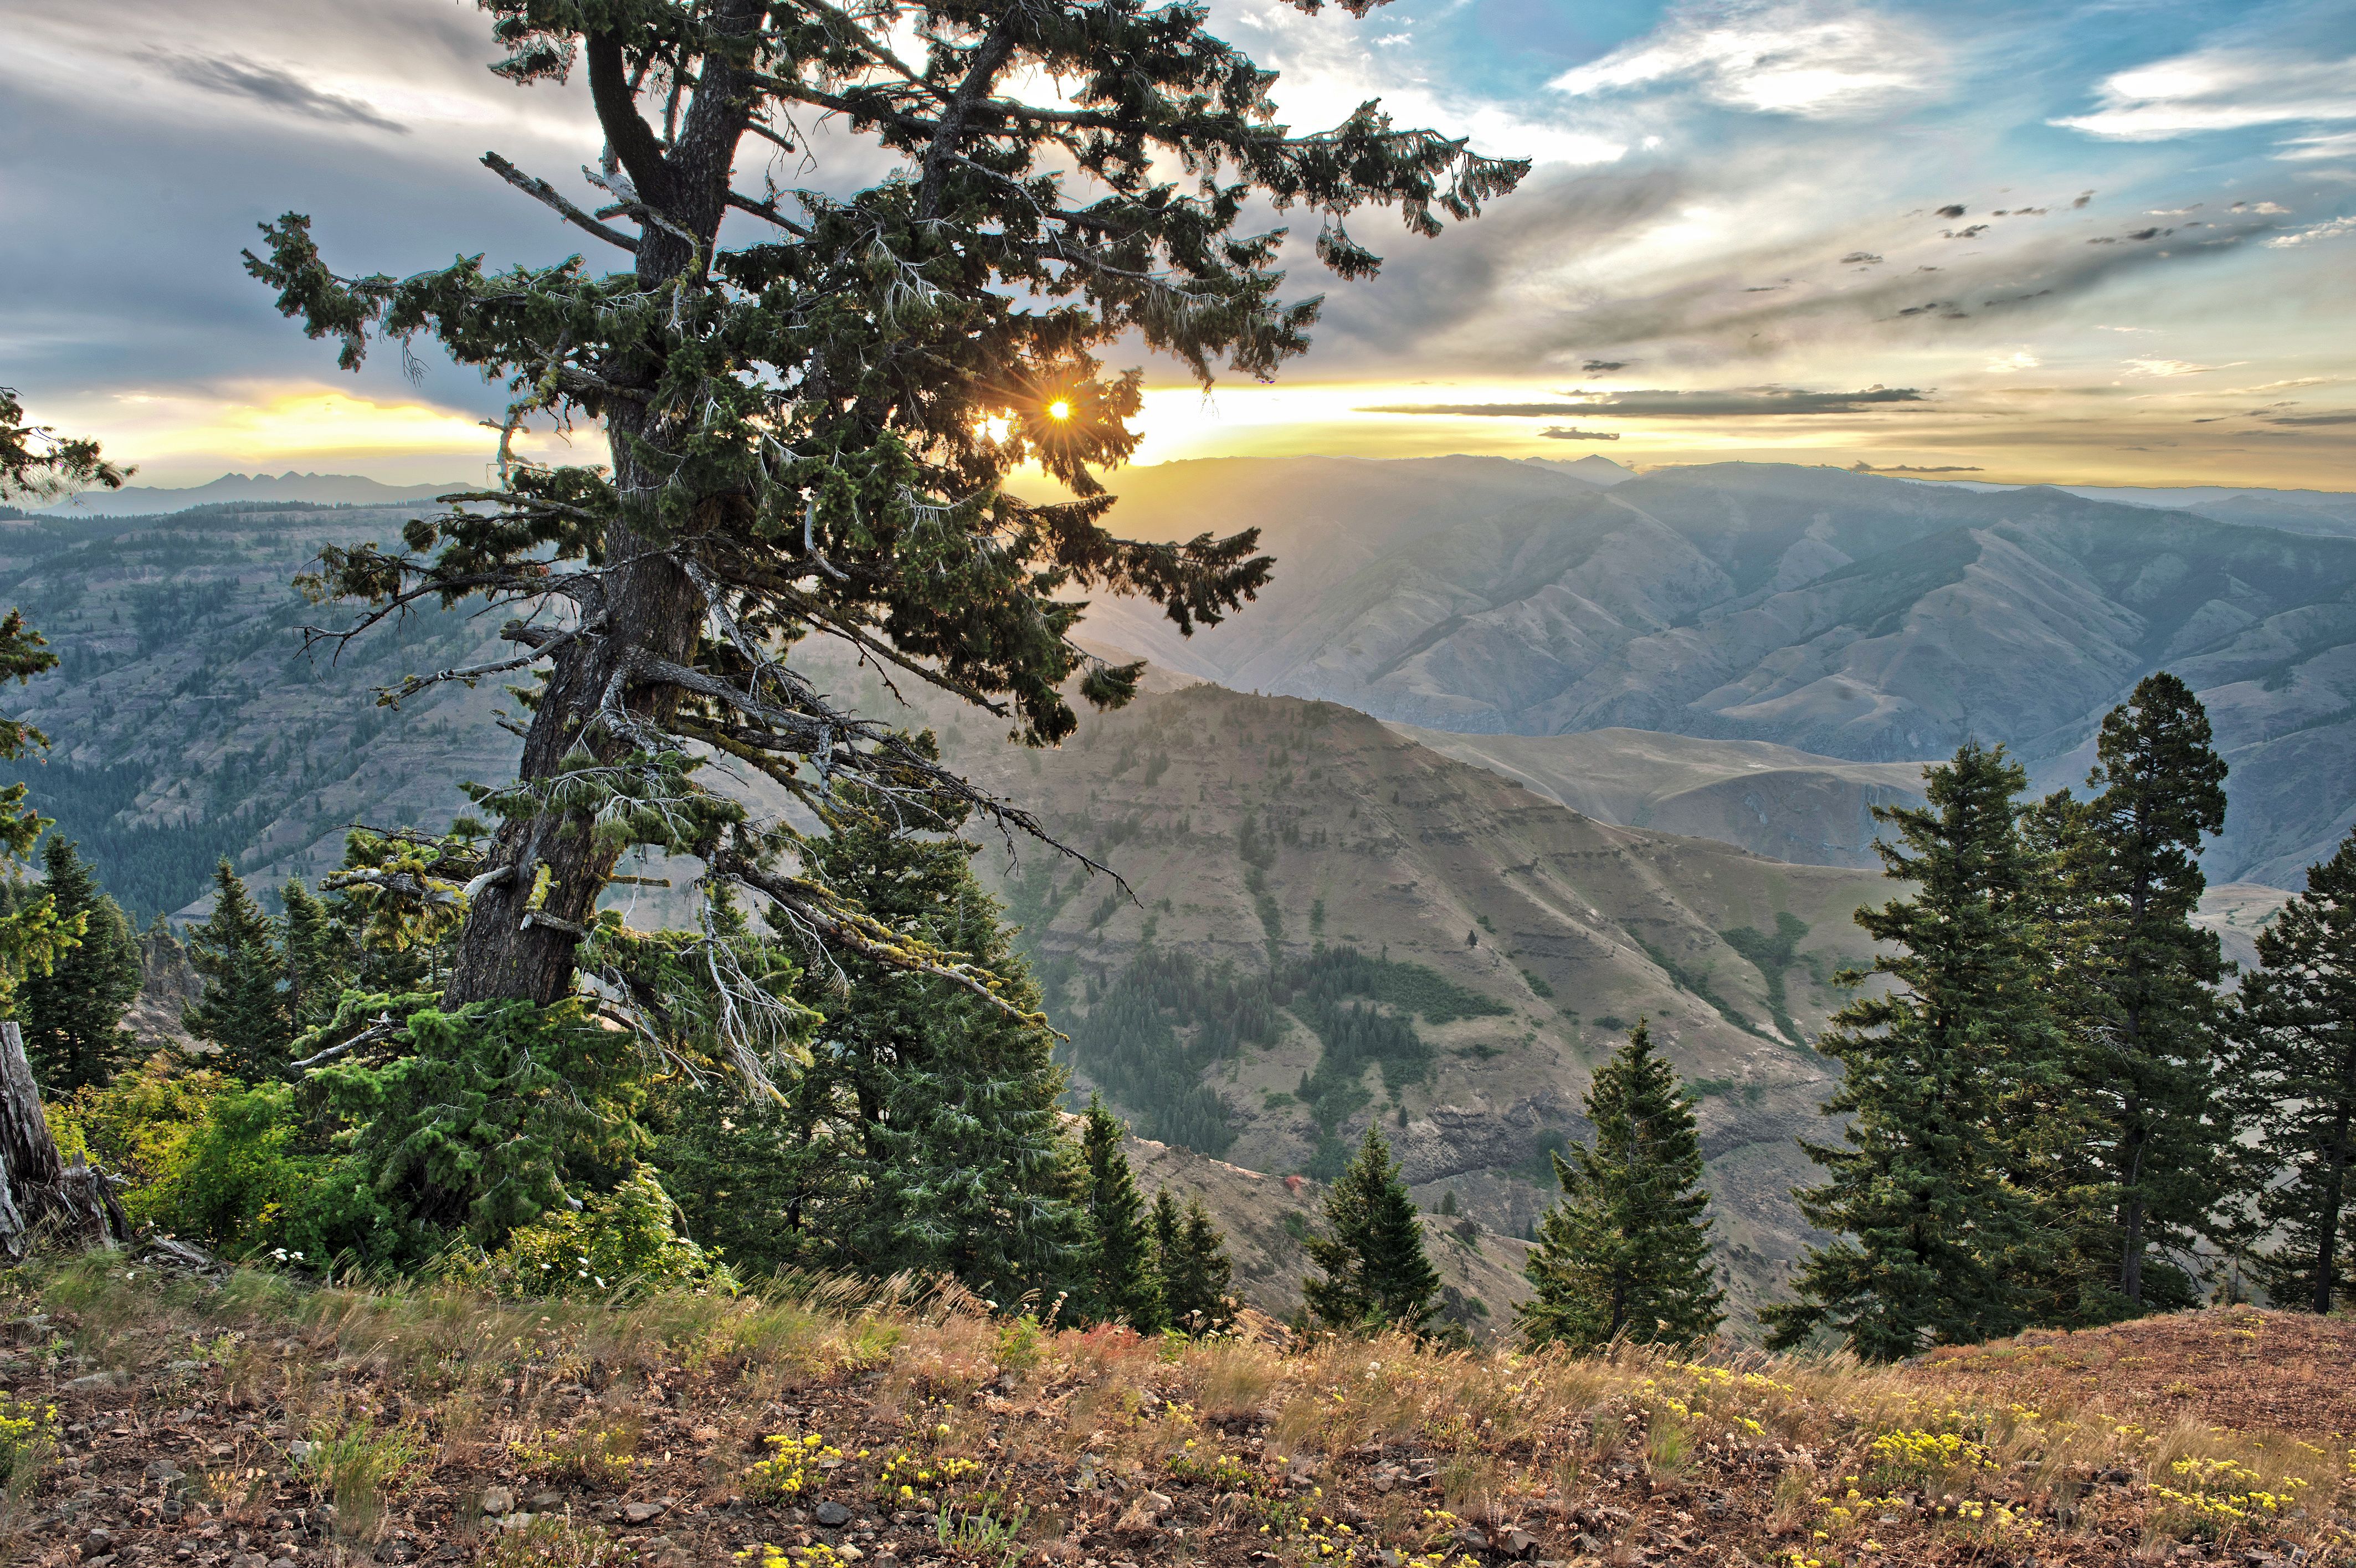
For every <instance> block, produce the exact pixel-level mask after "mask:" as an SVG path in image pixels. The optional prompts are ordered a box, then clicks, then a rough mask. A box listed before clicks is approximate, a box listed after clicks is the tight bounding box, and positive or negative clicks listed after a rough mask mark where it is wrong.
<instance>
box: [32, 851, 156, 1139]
mask: <svg viewBox="0 0 2356 1568" xmlns="http://www.w3.org/2000/svg"><path fill="white" fill-rule="evenodd" d="M42 852H43V856H44V859H45V861H46V864H47V867H48V876H47V877H46V878H44V879H43V880H42V884H41V886H42V891H43V892H44V893H45V894H46V895H47V897H48V900H49V901H50V903H51V906H52V908H53V909H54V911H55V912H56V918H57V919H58V921H59V923H61V925H62V926H63V927H64V928H66V929H70V930H75V931H77V932H78V933H79V934H78V935H77V936H76V938H75V942H74V945H73V946H71V947H70V948H68V949H66V950H64V951H63V952H61V953H59V954H58V955H56V957H55V958H54V959H53V960H52V962H51V964H50V966H49V968H48V972H47V973H38V972H37V973H35V974H33V975H31V976H27V978H26V980H25V982H24V984H23V987H22V1008H23V1013H24V1021H25V1055H26V1057H27V1059H28V1060H29V1061H31V1062H32V1065H33V1075H34V1077H35V1078H36V1079H37V1080H38V1081H39V1083H40V1085H41V1089H42V1091H43V1093H49V1094H62V1093H70V1092H71V1091H73V1090H76V1089H80V1088H81V1087H83V1086H84V1085H86V1084H92V1083H105V1082H106V1081H107V1080H108V1079H110V1078H112V1077H113V1076H114V1073H115V1072H116V1070H117V1069H118V1068H120V1067H122V1066H123V1063H125V1062H127V1061H130V1060H131V1059H132V1058H133V1056H134V1055H135V1054H136V1053H137V1051H138V1046H139V1042H138V1039H137V1037H135V1036H134V1035H133V1034H132V1032H131V1031H130V1030H129V1029H124V1028H123V1014H125V1013H127V1012H129V1011H130V1010H131V1004H132V1003H133V1002H134V1001H136V1000H138V997H139V985H140V977H141V975H140V963H139V938H138V936H137V935H136V934H135V933H134V932H133V931H132V929H131V922H130V920H129V918H128V917H126V916H125V915H124V914H123V909H122V906H121V905H119V904H117V903H116V902H115V901H113V900H112V899H111V898H109V897H108V896H107V895H106V894H105V893H103V892H102V891H99V886H98V879H97V878H96V877H94V876H93V875H91V869H90V866H89V865H88V863H87V862H85V861H84V860H83V859H82V858H81V857H80V854H78V853H77V852H76V851H75V848H74V845H73V843H72V841H71V840H70V839H66V838H60V837H58V836H57V835H55V834H51V835H50V836H49V838H48V843H47V844H46V845H45V846H43V851H42Z"/></svg>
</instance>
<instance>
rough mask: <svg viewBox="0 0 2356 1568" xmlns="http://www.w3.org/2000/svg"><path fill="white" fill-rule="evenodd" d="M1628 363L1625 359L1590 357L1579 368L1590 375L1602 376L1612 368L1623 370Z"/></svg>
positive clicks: (1612, 369) (1607, 373)
mask: <svg viewBox="0 0 2356 1568" xmlns="http://www.w3.org/2000/svg"><path fill="white" fill-rule="evenodd" d="M1629 364H1630V361H1628V360H1626V359H1590V360H1589V361H1588V362H1587V363H1586V364H1585V365H1584V366H1582V367H1580V368H1582V369H1584V370H1585V371H1586V372H1587V373H1588V374H1589V375H1590V376H1604V375H1609V374H1610V373H1611V372H1612V371H1614V370H1625V369H1626V368H1628V366H1629Z"/></svg>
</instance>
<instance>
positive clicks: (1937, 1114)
mask: <svg viewBox="0 0 2356 1568" xmlns="http://www.w3.org/2000/svg"><path fill="white" fill-rule="evenodd" d="M1923 780H1924V793H1925V795H1927V796H1928V801H1929V804H1928V805H1925V806H1923V807H1920V808H1913V807H1896V808H1893V807H1883V806H1877V807H1875V808H1874V816H1876V817H1877V818H1878V819H1879V820H1881V821H1884V822H1887V823H1890V824H1892V825H1894V826H1895V827H1896V828H1897V830H1898V839H1899V842H1898V843H1897V844H1895V845H1893V844H1890V843H1887V842H1884V843H1879V844H1877V846H1876V848H1877V849H1878V850H1879V854H1880V856H1881V859H1882V865H1883V869H1884V873H1885V874H1886V875H1888V876H1890V877H1891V878H1895V879H1898V880H1903V881H1910V882H1912V883H1915V884H1916V885H1917V886H1918V887H1919V889H1920V891H1919V892H1917V894H1916V895H1915V896H1914V897H1912V898H1908V899H1899V900H1893V901H1890V902H1889V903H1887V904H1884V905H1882V906H1881V907H1880V908H1879V909H1865V910H1859V911H1858V913H1857V917H1856V918H1857V923H1858V924H1859V925H1860V926H1863V927H1864V928H1865V929H1866V931H1867V932H1869V933H1871V934H1872V936H1873V937H1874V939H1875V940H1876V941H1877V942H1879V943H1880V944H1884V946H1885V949H1887V951H1886V952H1885V955H1883V956H1882V957H1880V958H1879V959H1878V960H1877V961H1876V962H1875V964H1874V972H1875V973H1877V974H1881V975H1887V976H1890V978H1891V979H1892V980H1894V981H1895V982H1896V983H1897V984H1896V986H1895V987H1894V988H1893V989H1892V990H1890V992H1888V993H1887V994H1885V995H1881V996H1863V997H1857V998H1856V999H1854V1000H1852V1001H1851V1002H1849V1003H1848V1005H1847V1006H1846V1007H1844V1008H1841V1010H1840V1011H1839V1012H1838V1013H1837V1014H1836V1015H1835V1016H1834V1018H1833V1020H1832V1026H1831V1028H1830V1029H1827V1030H1826V1033H1825V1035H1824V1037H1823V1039H1822V1040H1820V1041H1819V1042H1818V1046H1817V1049H1819V1050H1820V1051H1824V1052H1825V1053H1826V1054H1827V1055H1830V1056H1833V1057H1836V1058H1837V1059H1839V1061H1841V1062H1842V1064H1843V1067H1844V1069H1845V1072H1844V1075H1843V1078H1842V1082H1841V1086H1840V1088H1839V1089H1838V1090H1837V1092H1836V1093H1834V1094H1833V1096H1832V1097H1831V1098H1830V1099H1829V1100H1827V1101H1826V1103H1825V1105H1824V1113H1825V1115H1827V1116H1840V1117H1845V1118H1847V1127H1846V1129H1845V1143H1844V1145H1842V1146H1839V1147H1828V1146H1825V1145H1818V1144H1810V1143H1803V1145H1802V1147H1803V1148H1804V1149H1805V1150H1806V1152H1807V1155H1808V1157H1809V1158H1810V1159H1812V1160H1814V1161H1815V1163H1816V1164H1818V1165H1820V1166H1822V1167H1824V1168H1826V1170H1827V1171H1828V1172H1829V1173H1830V1175H1829V1178H1828V1179H1827V1180H1826V1181H1825V1182H1824V1183H1823V1184H1822V1185H1821V1186H1817V1187H1813V1188H1809V1189H1804V1190H1802V1191H1800V1192H1799V1193H1797V1194H1796V1197H1797V1198H1798V1200H1799V1204H1800V1211H1801V1212H1802V1213H1803V1214H1804V1215H1806V1216H1807V1218H1808V1219H1809V1221H1811V1222H1812V1223H1814V1224H1815V1225H1817V1226H1819V1227H1821V1228H1823V1229H1825V1230H1826V1231H1830V1232H1835V1235H1836V1238H1837V1239H1836V1240H1834V1241H1833V1242H1831V1243H1828V1244H1826V1245H1825V1246H1823V1247H1819V1248H1815V1249H1814V1250H1812V1251H1811V1252H1809V1253H1808V1254H1807V1256H1806V1257H1805V1259H1804V1261H1803V1262H1802V1264H1801V1265H1800V1269H1799V1272H1798V1274H1797V1275H1796V1276H1795V1278H1794V1287H1795V1289H1796V1290H1797V1292H1798V1296H1799V1299H1798V1300H1796V1301H1794V1302H1791V1303H1788V1304H1785V1305H1783V1306H1779V1307H1770V1308H1768V1309H1767V1310H1766V1311H1765V1312H1763V1313H1762V1315H1761V1316H1762V1319H1764V1320H1765V1321H1766V1322H1767V1323H1768V1324H1769V1325H1770V1327H1771V1328H1772V1339H1771V1342H1772V1343H1774V1344H1777V1345H1784V1346H1788V1345H1793V1344H1796V1343H1798V1342H1800V1341H1802V1340H1804V1339H1806V1338H1807V1337H1808V1336H1809V1335H1811V1334H1813V1333H1814V1332H1815V1331H1816V1330H1817V1329H1818V1328H1826V1327H1829V1328H1837V1329H1838V1330H1839V1331H1840V1332H1842V1333H1843V1334H1844V1335H1846V1336H1847V1339H1848V1340H1849V1341H1850V1343H1851V1344H1852V1345H1854V1346H1855V1347H1856V1349H1857V1350H1858V1354H1860V1355H1864V1356H1868V1357H1871V1358H1875V1359H1880V1360H1887V1359H1890V1358H1895V1357H1900V1356H1907V1355H1912V1354H1913V1353H1914V1352H1915V1351H1916V1350H1917V1349H1921V1348H1922V1345H1923V1344H1924V1343H1926V1342H1938V1343H1951V1344H1952V1343H1961V1342H1967V1341H1974V1340H1978V1339H1987V1338H1989V1337H1991V1336H1994V1335H1997V1334H2005V1333H2009V1332H2012V1331H2013V1330H2014V1329H2016V1328H2019V1326H2020V1322H2021V1316H2022V1312H2023V1304H2022V1301H2021V1299H2020V1297H2019V1293H2018V1292H2017V1291H2016V1289H2015V1288H2014V1285H2013V1284H2012V1281H2011V1278H2010V1275H2011V1271H2013V1270H2014V1269H2015V1268H2017V1267H2019V1264H2020V1263H2021V1256H2020V1254H2021V1250H2022V1249H2023V1248H2024V1247H2025V1246H2026V1245H2027V1244H2028V1242H2029V1238H2030V1236H2031V1234H2032V1229H2033V1226H2032V1213H2031V1208H2030V1202H2029V1196H2028V1194H2027V1193H2025V1192H2024V1191H2023V1190H2022V1189H2020V1187H2019V1185H2017V1184H2016V1182H2015V1181H2014V1180H2013V1179H2012V1178H2013V1174H2014V1162H2013V1160H2012V1159H2011V1158H2010V1157H2008V1154H2007V1152H2006V1151H2007V1149H2008V1145H2009V1143H2010V1141H2011V1138H2012V1135H2013V1132H2014V1129H2013V1128H2012V1127H2011V1126H2010V1125H2008V1123H2007V1121H2006V1119H2005V1115H2004V1112H2005V1109H2006V1107H2007V1105H2008V1104H2009V1103H2010V1101H2011V1100H2012V1099H2014V1098H2015V1097H2017V1096H2018V1095H2019V1093H2022V1092H2023V1091H2024V1090H2025V1089H2027V1088H2029V1087H2033V1086H2034V1085H2036V1084H2038V1083H2042V1082H2043V1081H2044V1080H2045V1078H2046V1077H2047V1076H2048V1075H2049V1074H2050V1073H2051V1071H2052V1064H2053V1063H2054V1061H2056V1059H2057V1057H2058V1055H2059V1052H2060V1051H2061V1040H2060V1037H2059V1035H2058V1033H2057V1031H2056V1029H2055V1028H2054V1025H2053V1023H2052V1020H2051V1014H2050V1012H2049V1011H2048V1008H2047V1006H2046V1003H2045V999H2044V997H2043V995H2042V994H2041V992H2040V988H2039V986H2040V979H2041V977H2042V971H2041V965H2040V962H2039V957H2038V954H2037V951H2036V948H2035V945H2034V937H2035V931H2036V926H2035V920H2034V917H2035V914H2036V906H2035V904H2034V902H2033V896H2034V893H2035V891H2036V890H2037V888H2038V886H2039V882H2038V866H2037V862H2036V860H2035V859H2034V857H2033V856H2032V854H2031V853H2030V850H2029V845H2028V843H2027V841H2026V840H2025V839H2024V838H2023V837H2022V833H2021V827H2020V818H2021V807H2020V805H2019V803H2018V801H2017V799H2016V797H2017V796H2018V795H2019V793H2020V792H2021V790H2022V789H2023V788H2024V787H2025V786H2026V785H2027V784H2028V774H2027V773H2026V772H2024V771H2023V770H2022V769H2021V767H2020V766H2019V764H2018V763H2013V762H2011V761H2010V760H2008V758H2007V757H2006V756H2005V754H2004V748H2003V747H2001V746H1998V747H1997V748H1995V749H1994V750H1992V751H1991V750H1988V749H1986V748H1984V747H1982V746H1980V745H1979V744H1978V743H1977V742H1971V743H1967V744H1965V746H1964V747H1963V748H1962V749H1960V750H1959V751H1957V752H1956V753H1955V755H1954V760H1953V761H1951V762H1949V763H1944V764H1943V765H1941V766H1938V767H1934V768H1930V769H1926V770H1925V771H1924V774H1923Z"/></svg>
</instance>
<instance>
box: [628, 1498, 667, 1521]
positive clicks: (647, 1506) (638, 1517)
mask: <svg viewBox="0 0 2356 1568" xmlns="http://www.w3.org/2000/svg"><path fill="white" fill-rule="evenodd" d="M669 1511H670V1509H669V1508H667V1507H666V1506H664V1505H663V1504H661V1503H648V1502H637V1503H624V1504H623V1505H622V1517H623V1518H624V1519H626V1520H628V1521H629V1522H630V1523H632V1524H652V1523H653V1522H654V1521H655V1520H659V1519H660V1518H662V1516H663V1515H665V1514H667V1513H669Z"/></svg>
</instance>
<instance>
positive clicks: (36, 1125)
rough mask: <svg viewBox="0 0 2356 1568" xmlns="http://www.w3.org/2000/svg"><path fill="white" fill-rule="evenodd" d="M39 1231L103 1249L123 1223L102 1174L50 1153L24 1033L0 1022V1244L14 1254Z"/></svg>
mask: <svg viewBox="0 0 2356 1568" xmlns="http://www.w3.org/2000/svg"><path fill="white" fill-rule="evenodd" d="M44 1232H45V1233H48V1234H49V1235H52V1236H55V1237H56V1238H57V1239H58V1240H59V1241H60V1242H62V1243H66V1244H68V1245H71V1246H106V1245H111V1244H112V1243H115V1242H120V1241H126V1240H128V1239H129V1238H130V1234H131V1224H130V1221H128V1220H127V1219H125V1218H124V1216H123V1206H122V1205H121V1204H120V1203H118V1202H116V1201H115V1200H114V1189H112V1187H111V1186H110V1185H108V1182H107V1179H106V1178H105V1177H104V1176H103V1175H102V1174H101V1173H100V1172H98V1171H95V1170H92V1169H91V1167H90V1164H89V1162H88V1161H87V1160H85V1159H83V1158H82V1157H81V1156H80V1155H75V1156H74V1157H73V1158H72V1159H70V1160H68V1159H64V1158H62V1157H59V1154H58V1141H57V1139H55V1138H54V1137H51V1136H49V1124H48V1118H47V1117H45V1116H43V1115H41V1089H40V1085H39V1084H37V1083H34V1082H33V1064H32V1063H31V1062H29V1061H27V1060H26V1059H25V1031H24V1029H21V1028H20V1027H18V1026H17V1025H16V1024H14V1023H0V1248H5V1249H6V1251H7V1253H8V1255H9V1256H10V1257H12V1258H21V1257H23V1256H24V1255H25V1253H26V1252H27V1249H29V1248H30V1247H31V1245H32V1243H33V1239H34V1237H35V1235H36V1234H37V1233H44Z"/></svg>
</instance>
